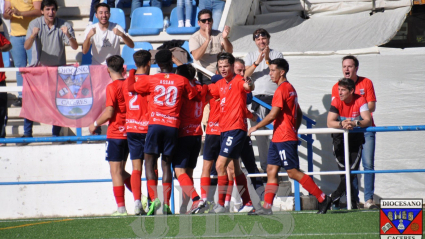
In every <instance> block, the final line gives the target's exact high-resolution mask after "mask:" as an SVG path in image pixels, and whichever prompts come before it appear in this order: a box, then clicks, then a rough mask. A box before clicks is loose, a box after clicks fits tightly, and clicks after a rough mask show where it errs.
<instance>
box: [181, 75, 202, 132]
mask: <svg viewBox="0 0 425 239" xmlns="http://www.w3.org/2000/svg"><path fill="white" fill-rule="evenodd" d="M196 83H197V84H196V88H197V90H198V92H202V93H201V101H199V102H197V101H194V100H189V99H188V98H187V97H183V104H182V108H181V110H180V119H181V121H180V128H179V137H185V136H197V135H202V133H203V132H202V125H201V122H202V116H203V112H204V107H205V104H206V101H205V97H206V94H207V91H206V90H204V91H202V88H207V87H208V86H207V85H203V86H201V85H200V84H199V82H196Z"/></svg>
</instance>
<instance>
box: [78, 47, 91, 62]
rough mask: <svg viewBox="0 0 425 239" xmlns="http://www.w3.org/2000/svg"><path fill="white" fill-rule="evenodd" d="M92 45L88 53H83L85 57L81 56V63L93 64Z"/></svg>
mask: <svg viewBox="0 0 425 239" xmlns="http://www.w3.org/2000/svg"><path fill="white" fill-rule="evenodd" d="M91 57H92V55H91V45H90V49H89V51H88V52H87V54H83V57H82V58H81V65H91Z"/></svg>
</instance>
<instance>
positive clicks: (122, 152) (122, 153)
mask: <svg viewBox="0 0 425 239" xmlns="http://www.w3.org/2000/svg"><path fill="white" fill-rule="evenodd" d="M105 143H106V161H115V162H117V161H125V160H127V157H128V145H127V140H126V139H106V142H105Z"/></svg>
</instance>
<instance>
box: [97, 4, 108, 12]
mask: <svg viewBox="0 0 425 239" xmlns="http://www.w3.org/2000/svg"><path fill="white" fill-rule="evenodd" d="M100 7H106V8H108V12H111V7H110V6H109V5H108V4H106V3H103V2H101V3H98V4H96V6H95V7H94V12H97V9H98V8H100Z"/></svg>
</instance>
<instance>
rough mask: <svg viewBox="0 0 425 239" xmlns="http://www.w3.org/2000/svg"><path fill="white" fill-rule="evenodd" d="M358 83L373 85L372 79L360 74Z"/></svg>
mask: <svg viewBox="0 0 425 239" xmlns="http://www.w3.org/2000/svg"><path fill="white" fill-rule="evenodd" d="M357 84H362V85H370V84H371V85H373V83H372V80H370V79H369V78H367V77H363V76H359V79H358V80H357Z"/></svg>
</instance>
